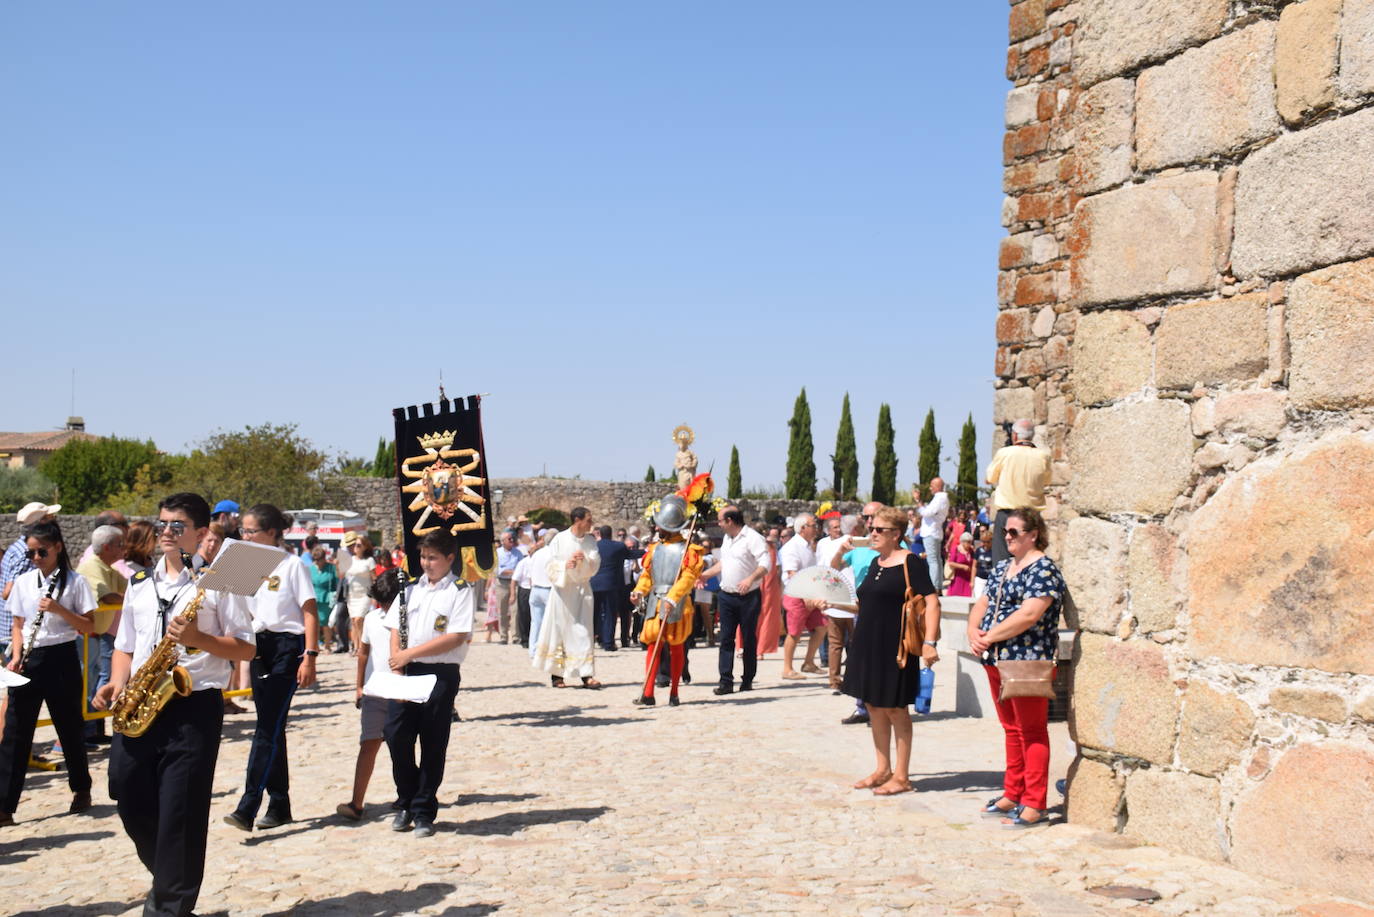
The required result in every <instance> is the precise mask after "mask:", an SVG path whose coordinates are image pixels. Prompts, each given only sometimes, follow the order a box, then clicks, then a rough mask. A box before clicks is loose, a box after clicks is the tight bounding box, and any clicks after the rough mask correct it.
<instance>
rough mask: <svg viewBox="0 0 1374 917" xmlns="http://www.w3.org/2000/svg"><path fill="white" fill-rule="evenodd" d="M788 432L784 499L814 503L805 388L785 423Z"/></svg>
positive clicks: (812, 454) (813, 451) (813, 460)
mask: <svg viewBox="0 0 1374 917" xmlns="http://www.w3.org/2000/svg"><path fill="white" fill-rule="evenodd" d="M787 427H788V429H789V430H790V431H791V433H790V435H789V436H788V440H787V499H789V500H814V499H816V458H815V455H816V449H815V445H814V444H813V443H812V441H811V405H810V404H808V403H807V400H806V387H805V386H803V387H802V390H801V394H799V395H798V396H797V401H796V403H795V404H794V405H793V406H792V419H791V420H789V421H788V422H787Z"/></svg>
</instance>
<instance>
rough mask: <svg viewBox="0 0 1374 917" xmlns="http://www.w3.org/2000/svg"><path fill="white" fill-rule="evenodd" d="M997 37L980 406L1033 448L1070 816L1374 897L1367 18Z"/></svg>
mask: <svg viewBox="0 0 1374 917" xmlns="http://www.w3.org/2000/svg"><path fill="white" fill-rule="evenodd" d="M1010 38H1011V46H1010V50H1009V53H1008V58H1007V74H1008V76H1009V78H1010V79H1011V80H1012V81H1013V82H1014V84H1015V87H1014V88H1013V89H1012V90H1011V91H1010V93H1009V94H1008V97H1007V106H1006V135H1005V144H1004V162H1005V171H1004V190H1005V192H1006V195H1007V196H1006V199H1005V203H1004V206H1003V213H1002V216H1003V222H1004V224H1005V225H1006V226H1007V228H1008V231H1009V235H1008V236H1007V238H1006V239H1004V240H1003V243H1002V246H1001V251H1000V256H999V262H1000V275H999V284H998V290H999V297H998V298H999V310H1000V311H999V313H998V321H997V343H998V349H997V355H996V374H997V377H998V382H997V391H996V394H995V401H994V408H995V410H994V413H995V419H996V420H999V421H1001V420H1013V419H1015V418H1017V417H1021V416H1027V417H1032V418H1034V419H1035V421H1036V423H1037V424H1038V425H1039V429H1038V441H1039V442H1040V444H1041V445H1043V446H1045V447H1046V448H1049V449H1051V450H1052V451H1053V454H1054V459H1055V465H1054V468H1055V476H1054V488H1053V493H1052V499H1051V501H1050V512H1051V515H1052V517H1053V526H1054V529H1055V532H1054V548H1053V553H1054V554H1055V555H1056V556H1057V557H1058V558H1059V559H1060V561H1061V562H1062V565H1063V567H1064V570H1065V573H1066V576H1067V577H1068V580H1069V583H1070V588H1071V590H1072V600H1073V601H1072V606H1073V608H1072V610H1071V623H1073V624H1074V625H1076V626H1077V627H1079V628H1081V630H1082V634H1081V637H1080V640H1079V647H1078V653H1077V661H1076V665H1075V677H1074V692H1073V714H1072V720H1071V722H1072V725H1073V730H1074V735H1075V738H1076V739H1077V741H1078V742H1079V743H1080V747H1081V756H1080V758H1079V760H1078V762H1077V763H1076V765H1075V768H1074V771H1073V776H1072V782H1071V785H1070V791H1069V807H1068V810H1069V817H1070V819H1072V820H1073V821H1077V822H1081V823H1085V824H1089V825H1095V826H1098V827H1101V828H1104V829H1107V830H1113V831H1120V832H1123V833H1125V834H1127V835H1130V836H1133V837H1136V838H1140V839H1143V840H1147V841H1150V842H1153V843H1159V844H1162V845H1165V846H1168V847H1173V848H1176V849H1180V850H1184V851H1187V852H1189V853H1193V854H1197V855H1199V856H1203V857H1209V858H1213V859H1219V860H1229V861H1231V862H1233V863H1235V864H1237V865H1238V866H1241V867H1242V868H1245V869H1248V870H1252V871H1255V872H1259V873H1264V874H1267V875H1271V876H1275V877H1277V878H1280V879H1284V880H1288V881H1292V882H1296V883H1299V884H1305V885H1312V886H1321V887H1323V888H1324V889H1327V890H1330V891H1334V892H1337V893H1341V894H1345V895H1349V896H1353V897H1357V898H1362V899H1365V900H1374V823H1371V821H1370V819H1368V818H1365V817H1362V816H1357V815H1353V814H1352V811H1351V801H1352V800H1353V799H1368V798H1371V794H1374V598H1371V595H1374V591H1371V587H1374V534H1372V533H1374V499H1371V497H1370V494H1371V493H1374V432H1371V429H1374V374H1371V372H1370V371H1369V367H1370V366H1371V365H1374V0H1343V2H1342V0H1303V2H1287V3H1285V2H1263V3H1261V2H1232V0H1076V2H1068V0H1020V2H1016V3H1013V4H1012V6H1011V16H1010ZM1357 808H1359V806H1357Z"/></svg>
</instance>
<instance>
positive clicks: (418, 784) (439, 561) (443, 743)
mask: <svg viewBox="0 0 1374 917" xmlns="http://www.w3.org/2000/svg"><path fill="white" fill-rule="evenodd" d="M457 553H458V546H457V544H456V542H455V541H454V540H453V536H452V535H450V534H448V533H447V532H444V531H442V530H440V531H436V532H430V533H429V534H428V535H425V536H424V537H423V538H421V539H420V570H421V574H420V576H419V577H418V578H417V579H416V580H415V581H414V582H413V583H412V584H411V585H410V586H408V587H407V588H406V595H405V601H404V602H402V600H401V598H400V597H398V598H397V600H396V601H395V602H394V603H392V606H391V610H390V611H389V612H387V616H386V626H387V628H388V629H390V630H391V656H390V659H389V664H390V666H391V670H392V671H393V672H399V673H401V674H403V675H431V674H432V675H434V677H435V679H436V681H435V684H434V688H433V690H432V691H430V695H429V698H428V699H427V700H425V701H424V702H423V703H409V702H401V701H396V702H393V703H392V704H391V709H390V711H389V712H388V716H387V723H386V731H385V732H386V744H387V748H388V749H389V750H390V752H391V772H392V775H393V776H394V777H395V779H396V795H397V800H398V801H399V802H400V804H401V810H400V811H398V812H397V813H396V818H395V820H394V821H393V822H392V823H391V829H392V830H393V831H405V830H406V829H408V828H410V827H411V826H412V825H414V827H415V836H416V837H431V836H433V834H434V818H435V816H436V815H437V814H438V811H439V803H438V796H437V794H438V792H439V784H440V783H441V782H443V779H444V757H445V755H446V754H447V751H448V736H449V728H450V727H451V726H452V715H453V698H454V697H455V696H456V695H457V693H458V683H459V681H460V678H461V676H460V669H459V666H460V665H461V663H462V661H463V658H464V657H465V656H467V653H468V644H469V642H470V641H471V638H472V621H473V609H474V606H475V602H474V600H473V590H472V589H471V588H470V587H469V585H468V584H467V583H466V582H462V581H460V580H458V579H457V577H455V576H454V574H453V561H454V557H455V556H456V555H457ZM403 608H404V609H405V611H404V613H405V614H406V621H407V629H408V638H407V645H406V646H405V647H402V646H401V638H400V632H399V628H400V626H401V614H402V613H403V612H402V609H403ZM417 742H418V743H419V746H420V764H419V767H416V765H415V745H416V743H417Z"/></svg>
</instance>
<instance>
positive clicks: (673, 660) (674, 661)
mask: <svg viewBox="0 0 1374 917" xmlns="http://www.w3.org/2000/svg"><path fill="white" fill-rule="evenodd" d="M688 620H689V621H690V620H691V619H690V618H689V619H688ZM686 661H687V657H686V655H685V654H684V653H683V651H682V644H681V643H669V644H668V675H669V678H671V679H672V687H671V688H669V693H670V694H676V693H677V683H678V680H679V679H681V678H682V667H683V665H685V664H686ZM657 677H658V653H655V652H654V648H653V646H652V645H650V647H649V650H648V652H646V653H645V654H644V696H645V697H653V696H654V681H655V679H657Z"/></svg>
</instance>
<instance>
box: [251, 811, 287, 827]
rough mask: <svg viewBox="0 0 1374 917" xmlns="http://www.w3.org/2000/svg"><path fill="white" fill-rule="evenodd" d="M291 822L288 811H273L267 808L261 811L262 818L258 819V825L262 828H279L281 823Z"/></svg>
mask: <svg viewBox="0 0 1374 917" xmlns="http://www.w3.org/2000/svg"><path fill="white" fill-rule="evenodd" d="M289 824H291V813H290V812H273V811H272V810H271V809H268V810H267V811H266V812H264V813H263V815H262V818H259V819H258V827H259V828H262V829H268V828H280V827H281V826H282V825H289Z"/></svg>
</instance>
